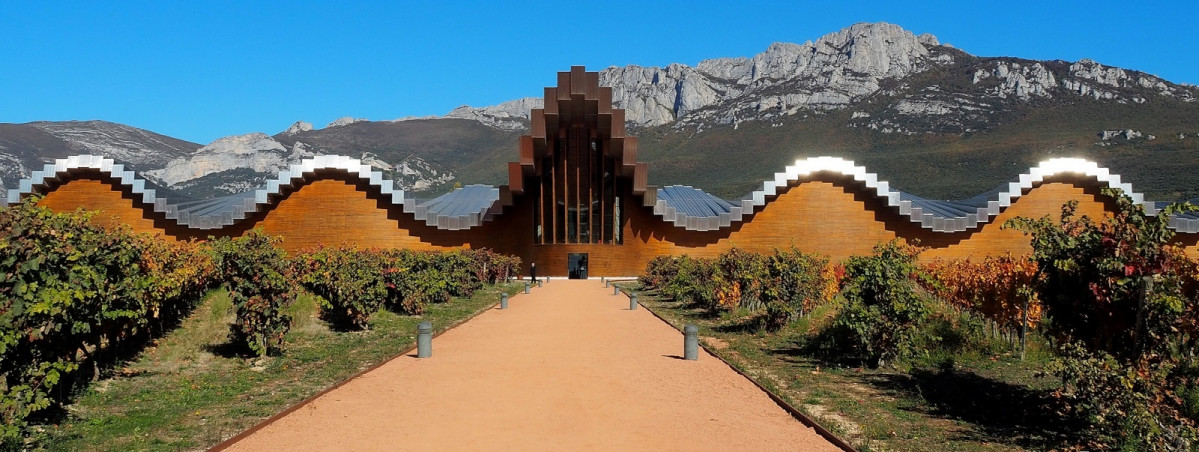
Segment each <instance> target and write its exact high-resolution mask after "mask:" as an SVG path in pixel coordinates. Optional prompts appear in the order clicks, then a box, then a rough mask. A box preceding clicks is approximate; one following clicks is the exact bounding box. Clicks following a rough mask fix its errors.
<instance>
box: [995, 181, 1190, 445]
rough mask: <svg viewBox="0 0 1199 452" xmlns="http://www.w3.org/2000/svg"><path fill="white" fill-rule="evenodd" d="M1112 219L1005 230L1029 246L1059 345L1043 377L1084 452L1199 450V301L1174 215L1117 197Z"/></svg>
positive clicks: (1172, 209) (1068, 219) (1046, 221)
mask: <svg viewBox="0 0 1199 452" xmlns="http://www.w3.org/2000/svg"><path fill="white" fill-rule="evenodd" d="M1102 193H1103V194H1104V195H1106V196H1109V197H1112V198H1113V199H1114V201H1115V210H1114V212H1113V214H1112V215H1110V216H1107V217H1105V218H1103V219H1102V220H1101V221H1098V222H1095V221H1092V220H1091V219H1090V218H1088V217H1086V216H1083V217H1080V218H1079V217H1076V216H1075V210H1076V209H1077V205H1078V203H1077V202H1074V201H1071V202H1070V203H1067V204H1066V205H1064V206H1062V212H1061V216H1060V217H1059V219H1058V220H1057V221H1053V220H1051V219H1050V218H1049V217H1048V216H1046V217H1044V218H1041V219H1039V220H1030V219H1027V218H1015V219H1012V220H1010V221H1008V222H1007V223H1005V224H1004V227H1011V228H1015V229H1018V230H1020V231H1022V232H1024V233H1025V234H1028V235H1031V236H1032V246H1033V259H1035V260H1036V261H1037V264H1038V265H1039V266H1040V268H1041V278H1039V279H1038V280H1037V284H1036V288H1037V292H1038V295H1039V297H1040V299H1041V300H1042V303H1043V304H1044V306H1045V312H1046V314H1047V316H1048V317H1050V318H1051V320H1052V321H1051V322H1050V323H1049V327H1048V329H1049V331H1050V332H1051V333H1052V334H1053V335H1054V336H1055V337H1056V338H1057V339H1058V343H1059V344H1062V349H1061V351H1060V357H1059V358H1058V359H1056V360H1055V361H1054V362H1053V363H1052V364H1051V365H1050V366H1048V367H1047V368H1046V370H1045V372H1046V374H1048V375H1055V376H1057V377H1059V378H1061V380H1062V382H1063V387H1062V388H1061V389H1060V390H1059V391H1058V393H1057V394H1058V396H1059V398H1060V400H1062V401H1063V402H1064V403H1065V405H1066V411H1067V412H1070V413H1073V414H1074V415H1075V416H1076V418H1077V420H1078V421H1080V422H1082V423H1083V424H1084V426H1085V429H1086V431H1087V432H1088V434H1087V436H1088V438H1091V439H1090V440H1089V441H1088V442H1087V444H1084V445H1083V447H1128V448H1138V449H1171V448H1179V449H1185V448H1188V447H1193V446H1194V445H1195V438H1196V437H1197V436H1199V432H1197V431H1196V428H1195V422H1196V420H1197V419H1196V418H1195V415H1194V414H1195V413H1194V410H1193V409H1191V408H1188V406H1189V405H1188V404H1189V402H1188V400H1187V397H1188V396H1189V395H1190V394H1192V392H1191V391H1193V388H1195V387H1196V383H1197V379H1196V377H1197V376H1199V372H1196V359H1197V358H1196V350H1197V349H1199V297H1197V295H1199V294H1196V292H1195V291H1196V289H1195V288H1196V286H1199V284H1197V283H1196V279H1197V277H1199V275H1197V274H1196V273H1197V272H1196V270H1195V269H1196V264H1195V263H1194V262H1193V261H1190V260H1188V259H1187V258H1186V257H1185V255H1184V254H1183V253H1182V251H1181V250H1180V249H1179V248H1178V247H1177V246H1175V245H1173V244H1172V243H1171V242H1172V239H1173V237H1174V232H1173V231H1172V230H1170V229H1169V228H1168V225H1169V220H1170V215H1171V214H1174V213H1178V212H1184V211H1193V210H1195V208H1194V207H1193V206H1190V205H1177V204H1176V205H1171V206H1169V207H1167V208H1166V209H1164V210H1163V212H1161V213H1160V214H1159V215H1157V216H1148V215H1146V214H1145V212H1144V211H1143V210H1142V209H1141V208H1140V206H1138V205H1136V204H1134V203H1133V201H1132V199H1130V198H1128V197H1127V196H1124V195H1123V193H1121V192H1119V191H1117V190H1114V189H1103V190H1102Z"/></svg>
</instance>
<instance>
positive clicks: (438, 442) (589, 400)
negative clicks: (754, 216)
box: [230, 280, 836, 451]
mask: <svg viewBox="0 0 1199 452" xmlns="http://www.w3.org/2000/svg"><path fill="white" fill-rule="evenodd" d="M682 353H683V337H682V333H680V332H679V331H678V330H675V329H674V328H671V327H670V326H669V325H667V324H665V323H663V322H662V321H660V320H658V319H657V318H655V317H654V316H653V315H652V314H650V313H649V312H648V311H647V310H645V308H638V309H637V310H636V311H629V310H628V298H627V297H625V296H612V289H605V288H604V287H603V284H602V283H600V282H598V281H594V280H592V281H586V280H584V281H564V280H555V281H554V282H552V283H549V284H546V285H545V286H544V287H542V288H540V289H534V290H533V293H532V294H531V295H523V294H522V295H518V296H516V297H513V298H512V300H511V302H510V306H509V309H507V310H499V309H498V308H497V309H493V310H490V311H488V312H486V313H484V314H483V315H480V316H478V317H476V318H475V319H473V320H471V321H469V322H467V323H465V324H463V325H461V326H459V327H457V328H455V329H453V330H450V331H448V332H446V333H445V334H443V335H441V336H439V337H437V338H435V339H434V340H433V356H432V358H429V359H416V358H414V356H415V352H414V353H413V354H412V355H409V356H401V357H399V358H396V359H394V360H392V361H391V362H388V363H387V364H385V365H383V366H382V367H379V368H378V369H376V370H374V371H371V372H368V373H366V374H364V375H362V376H360V377H358V378H356V379H354V380H353V381H350V382H348V383H346V384H345V385H343V386H341V387H340V388H338V389H336V390H333V391H331V392H329V393H327V394H325V395H323V396H321V397H319V398H317V399H316V400H313V401H312V402H311V403H309V404H307V405H305V406H302V407H300V408H299V409H298V410H296V411H294V412H292V413H291V414H289V415H287V416H284V417H282V418H281V419H279V420H277V421H275V422H274V423H271V424H269V425H266V426H264V427H263V428H262V429H261V430H258V431H257V432H255V433H254V434H252V435H250V436H248V437H246V438H245V439H243V440H241V441H240V442H238V443H236V444H233V445H232V447H230V450H244V451H266V450H401V449H407V450H434V449H440V450H580V449H582V450H681V449H688V450H722V451H723V450H755V451H758V450H789V451H795V450H836V448H834V447H833V446H832V445H831V444H829V443H828V442H827V441H826V440H824V439H823V438H821V437H820V436H819V435H817V434H816V433H815V432H814V431H813V430H812V429H810V428H808V427H806V426H804V425H803V424H802V423H800V422H798V421H796V420H795V419H794V418H792V417H791V416H790V415H788V414H787V413H786V412H785V411H783V409H781V408H779V406H778V405H776V404H775V403H774V402H772V401H771V400H770V398H769V397H768V396H767V395H766V394H765V393H763V392H761V390H759V389H758V388H757V387H755V386H754V385H753V383H751V382H749V381H748V380H746V379H745V378H744V377H742V376H740V375H738V374H737V373H736V372H734V371H733V370H732V369H731V368H729V367H728V366H727V365H725V364H724V363H722V362H721V361H720V360H718V359H716V358H714V357H713V356H711V355H709V354H707V353H706V352H704V351H703V350H702V349H701V350H700V356H699V360H698V361H685V360H683V359H680V358H679V357H680V356H681V355H682Z"/></svg>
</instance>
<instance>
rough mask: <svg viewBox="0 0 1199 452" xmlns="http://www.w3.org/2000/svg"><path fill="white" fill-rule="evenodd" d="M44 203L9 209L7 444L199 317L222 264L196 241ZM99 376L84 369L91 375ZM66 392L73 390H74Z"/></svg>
mask: <svg viewBox="0 0 1199 452" xmlns="http://www.w3.org/2000/svg"><path fill="white" fill-rule="evenodd" d="M36 202H37V199H36V198H33V197H31V198H29V199H26V200H25V201H24V202H23V203H22V204H19V205H17V206H13V207H8V208H2V209H0V376H2V377H3V382H4V385H3V387H2V388H0V420H2V421H3V424H2V426H0V442H3V443H7V444H16V443H18V442H19V441H20V438H21V437H22V436H23V434H24V431H25V428H26V425H27V422H28V419H29V418H31V417H35V416H37V415H38V414H39V413H41V412H44V411H45V410H46V409H47V408H50V407H51V406H54V405H57V404H59V403H61V402H63V401H64V400H65V398H66V396H67V395H68V394H69V393H70V391H69V389H70V383H71V382H72V378H89V377H96V376H99V373H100V370H101V369H102V368H104V367H107V366H110V365H112V364H114V363H115V362H116V360H117V359H118V358H119V357H120V356H122V355H123V354H126V353H128V352H130V351H134V350H136V349H138V348H140V347H142V346H144V345H145V343H146V342H147V341H148V340H149V339H150V338H151V337H152V335H153V334H154V333H155V332H157V333H161V332H162V330H163V328H164V327H165V326H167V325H170V324H172V323H174V322H176V321H177V320H178V319H179V318H180V317H181V316H183V315H186V313H188V312H190V310H191V308H192V307H193V306H194V303H195V302H196V301H197V300H198V299H199V296H200V294H202V293H203V291H204V290H205V289H206V288H207V287H209V285H210V284H211V283H212V281H213V279H214V275H215V266H214V265H213V263H212V261H211V259H208V256H207V254H205V253H203V252H202V251H201V249H200V247H199V246H198V245H196V244H195V243H181V244H175V243H169V242H166V241H164V240H162V239H160V238H156V237H151V236H146V235H135V234H133V233H131V232H130V230H129V228H128V227H124V228H113V229H109V228H105V227H102V226H99V225H97V224H95V223H93V222H92V221H90V218H91V217H90V214H85V213H81V212H75V213H55V212H52V211H50V210H48V209H45V208H41V207H37V205H36ZM88 366H90V370H91V372H88V373H84V372H78V371H79V370H80V369H88ZM64 388H65V389H64Z"/></svg>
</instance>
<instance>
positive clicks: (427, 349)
mask: <svg viewBox="0 0 1199 452" xmlns="http://www.w3.org/2000/svg"><path fill="white" fill-rule="evenodd" d="M430 356H433V324H431V323H429V322H427V321H426V322H421V323H420V325H417V326H416V357H417V358H428V357H430Z"/></svg>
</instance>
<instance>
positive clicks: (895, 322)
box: [825, 240, 932, 366]
mask: <svg viewBox="0 0 1199 452" xmlns="http://www.w3.org/2000/svg"><path fill="white" fill-rule="evenodd" d="M919 254H920V250H919V249H918V248H916V247H913V246H909V245H906V244H903V243H900V242H899V241H898V240H892V241H891V242H887V243H881V244H879V245H876V246H875V247H874V254H872V255H870V256H854V257H851V258H850V259H849V261H848V262H847V263H846V265H845V274H846V279H847V280H848V281H849V282H848V284H847V286H846V288H845V291H844V292H843V293H844V295H845V299H846V305H845V307H844V308H843V309H842V310H841V311H840V312H839V313H838V314H837V316H836V317H835V318H834V319H833V322H832V324H831V325H830V327H829V328H830V332H829V333H830V334H829V335H828V336H827V340H828V341H831V342H832V343H831V344H825V345H826V347H828V348H829V349H832V350H837V351H840V352H842V353H848V354H851V355H852V356H857V357H859V358H861V359H863V360H865V361H867V362H868V363H870V364H871V365H873V366H881V365H884V364H886V362H888V361H891V360H896V359H903V358H906V357H909V356H911V355H912V354H913V353H914V352H915V348H914V345H915V344H917V343H918V342H919V339H920V338H919V332H920V330H921V327H922V324H923V323H924V321H925V320H926V319H928V317H929V314H930V313H931V311H932V309H931V307H930V305H929V303H928V301H927V300H925V299H924V298H922V297H921V296H920V295H919V294H918V293H917V292H916V281H915V279H916V278H917V277H918V276H919V269H918V267H917V266H916V258H917V256H919Z"/></svg>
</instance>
